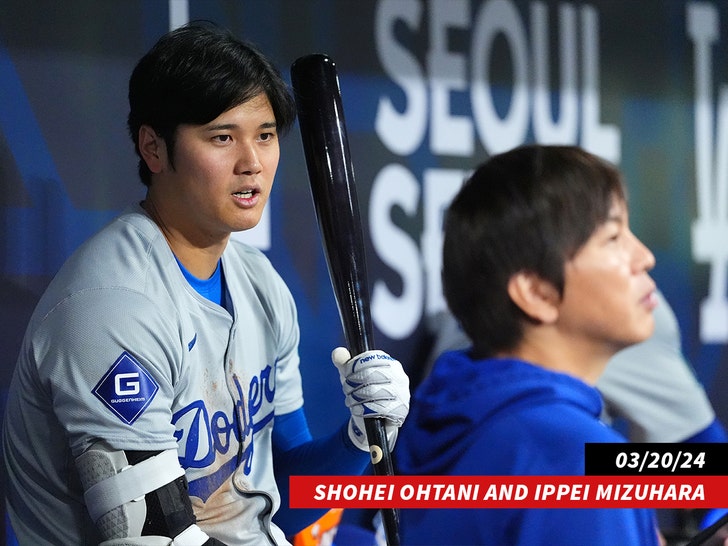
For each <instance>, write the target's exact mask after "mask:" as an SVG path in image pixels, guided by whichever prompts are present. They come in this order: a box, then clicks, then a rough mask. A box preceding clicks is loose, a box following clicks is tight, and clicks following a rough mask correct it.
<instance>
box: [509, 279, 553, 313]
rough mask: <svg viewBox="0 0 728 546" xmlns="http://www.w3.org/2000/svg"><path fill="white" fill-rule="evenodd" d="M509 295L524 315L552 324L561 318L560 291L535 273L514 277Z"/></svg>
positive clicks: (510, 280)
mask: <svg viewBox="0 0 728 546" xmlns="http://www.w3.org/2000/svg"><path fill="white" fill-rule="evenodd" d="M508 295H509V296H510V297H511V299H512V300H513V302H514V303H515V304H516V305H517V306H518V307H520V308H521V310H522V311H523V312H524V313H526V314H527V315H528V316H529V317H531V318H533V319H535V320H538V321H539V322H542V323H545V324H550V323H553V322H554V321H556V319H557V318H558V316H559V302H560V301H561V297H560V296H559V291H558V290H557V289H556V287H555V286H554V285H553V284H551V283H550V282H548V281H545V280H543V279H542V278H540V277H539V276H538V275H536V274H535V273H530V272H528V271H519V272H518V273H516V274H515V275H512V276H511V278H510V279H509V280H508Z"/></svg>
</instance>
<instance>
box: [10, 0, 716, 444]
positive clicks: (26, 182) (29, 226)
mask: <svg viewBox="0 0 728 546" xmlns="http://www.w3.org/2000/svg"><path fill="white" fill-rule="evenodd" d="M192 19H209V20H213V21H215V22H217V23H219V24H221V25H224V26H227V27H228V28H230V29H231V30H233V31H234V32H235V33H236V34H237V35H239V36H240V37H243V38H246V39H248V40H251V41H252V42H254V43H256V44H257V45H258V46H259V47H260V49H262V50H263V51H264V52H265V53H267V54H268V55H269V56H270V57H271V58H272V59H273V60H274V62H275V63H276V64H277V65H278V66H279V68H280V70H281V72H282V73H283V75H284V76H285V77H286V78H287V79H288V78H289V68H290V65H291V63H292V62H293V61H294V60H295V59H296V58H298V57H299V56H302V55H305V54H308V53H314V52H319V53H327V54H329V55H330V56H331V57H332V58H333V59H334V60H335V62H336V64H337V67H338V70H339V76H340V80H341V88H342V95H343V100H344V108H345V115H346V119H347V124H348V132H349V139H350V147H351V151H352V156H353V162H354V167H355V171H356V179H357V183H358V185H359V201H360V208H361V213H362V218H363V220H364V229H365V238H366V243H367V248H366V252H367V255H368V258H369V267H368V269H369V283H370V290H371V294H372V298H371V299H372V316H373V319H374V324H375V339H376V340H377V344H378V345H379V346H381V347H382V348H383V349H385V350H387V351H389V352H391V353H392V354H394V355H396V356H397V357H398V358H399V359H400V360H402V362H403V363H404V364H405V367H406V368H407V369H408V370H410V372H411V374H412V376H413V380H414V381H415V382H416V381H417V379H418V365H419V363H420V361H421V359H422V356H423V352H424V351H425V350H426V349H427V343H428V328H427V326H428V318H429V317H431V316H433V315H434V314H435V313H436V312H437V311H439V310H441V309H442V308H443V307H444V300H443V298H442V296H441V293H440V283H439V269H440V264H439V261H440V258H439V249H440V244H441V235H440V233H441V232H440V226H441V217H442V212H443V209H444V207H445V206H446V205H447V203H448V202H449V200H450V199H451V198H452V196H453V195H454V192H456V191H457V189H458V187H459V185H460V184H461V182H462V180H463V178H464V177H465V175H466V174H467V172H468V171H469V170H471V169H472V168H473V167H474V166H475V165H476V164H478V163H479V162H481V161H483V160H484V159H486V158H487V157H488V156H489V155H491V154H494V153H497V152H500V151H504V150H506V149H508V148H511V147H513V146H516V145H518V144H521V143H526V142H533V141H538V142H544V143H546V142H548V143H572V144H579V145H581V146H584V147H586V148H587V149H589V150H591V151H593V152H595V153H597V154H599V155H602V156H604V157H606V158H607V159H610V160H612V161H614V162H615V163H617V164H618V165H619V167H620V168H621V169H622V171H623V172H624V174H625V177H626V180H627V184H628V186H629V191H630V199H631V211H632V216H631V221H632V227H633V229H634V231H635V232H636V233H637V235H638V236H639V237H641V238H642V239H643V240H644V241H645V242H646V243H647V244H648V245H649V246H650V247H651V249H652V250H653V252H654V253H655V255H656V257H657V266H656V268H655V270H654V277H655V278H656V279H657V281H658V284H659V286H660V287H661V288H662V290H663V291H664V293H665V295H666V296H667V298H668V300H669V301H670V302H671V304H672V305H673V307H674V309H675V312H676V314H677V317H678V320H679V323H680V326H681V329H682V333H683V348H684V351H685V354H686V356H687V357H688V358H689V360H690V361H691V362H692V364H693V365H694V367H695V370H696V373H697V375H698V377H699V379H700V380H701V381H702V382H703V383H704V384H705V386H706V388H707V390H708V393H709V395H710V396H711V399H712V400H713V402H714V404H715V406H716V410H717V411H718V413H719V416H720V417H721V418H722V419H723V420H724V421H725V422H728V395H726V394H725V390H724V389H723V388H722V386H724V385H725V384H726V382H727V381H728V62H727V60H728V3H726V2H723V1H721V0H703V1H698V0H640V1H639V2H633V1H630V0H591V1H582V0H571V1H558V2H557V1H553V0H542V1H536V0H530V1H525V0H524V1H521V0H482V1H481V0H429V1H427V0H267V1H265V2H262V1H253V0H68V1H64V2H58V1H57V0H35V1H33V2H27V1H23V0H2V3H1V4H0V276H1V282H0V307H1V309H2V310H1V311H0V393H2V394H3V396H2V397H0V401H1V400H4V394H6V392H7V388H8V385H9V381H10V376H11V373H12V368H13V366H14V362H15V358H16V356H17V352H18V349H19V346H20V341H21V337H22V334H23V331H24V328H25V323H26V321H27V320H28V318H29V315H30V313H31V311H32V309H33V306H34V305H35V302H36V301H37V299H38V298H39V296H40V294H41V293H42V291H43V289H44V287H45V286H46V285H47V283H48V282H49V280H50V279H51V277H52V276H53V275H54V274H55V272H56V271H57V270H58V268H59V267H60V265H61V263H62V262H63V261H64V260H65V259H66V258H67V257H68V255H69V254H70V253H71V252H72V251H73V250H74V249H75V248H76V247H77V246H78V245H79V244H80V243H81V242H82V241H83V240H85V239H86V238H87V237H89V236H90V235H91V234H92V233H94V232H95V231H96V230H98V229H99V228H100V227H101V226H102V225H103V224H104V223H105V222H107V221H108V220H109V219H111V218H112V217H113V216H114V215H116V214H117V213H118V212H120V211H121V210H122V209H123V208H124V207H125V206H126V205H127V204H129V203H130V202H133V201H135V200H141V199H142V198H143V193H144V192H143V186H142V184H141V183H140V182H139V181H138V179H137V176H136V158H135V156H134V153H133V149H132V144H131V141H130V139H129V138H128V136H127V133H126V126H125V120H126V115H127V102H126V91H127V80H128V76H129V74H130V72H131V70H132V68H133V66H134V64H135V62H136V61H137V60H138V59H139V57H141V55H143V54H144V53H145V52H146V50H148V48H149V47H151V45H152V44H153V43H154V42H155V41H156V40H157V38H158V37H159V36H160V35H162V34H163V33H164V32H166V31H167V30H169V29H170V28H173V27H175V26H178V25H179V24H182V23H184V22H186V21H187V20H192ZM241 236H242V237H244V238H246V239H247V240H248V241H250V242H251V243H252V244H255V245H256V246H258V247H260V248H262V249H263V250H264V251H265V252H266V253H267V254H268V256H269V257H270V258H271V260H272V261H273V263H274V264H275V265H276V266H277V268H278V269H279V270H280V272H281V273H282V275H283V277H284V278H285V279H286V280H287V282H288V283H289V285H290V287H291V290H292V291H293V293H294V296H295V297H296V298H297V301H298V306H299V312H300V319H301V328H302V346H301V356H302V360H303V363H302V370H303V374H304V389H305V395H306V408H307V414H308V416H309V420H310V421H311V425H312V429H313V431H314V433H322V432H327V431H329V430H331V429H332V428H333V427H335V426H336V424H337V423H338V422H340V421H341V419H343V417H344V416H345V414H344V412H345V411H346V410H345V408H344V407H343V404H342V395H341V392H340V388H339V384H338V377H337V374H336V373H335V372H334V370H333V368H332V366H331V364H330V362H329V352H330V350H331V349H332V348H333V347H335V346H336V345H338V344H340V343H342V340H343V336H342V335H341V328H340V323H339V319H338V315H337V312H336V305H335V302H334V300H333V296H332V292H331V289H330V285H329V279H328V273H327V270H326V265H325V261H324V258H323V253H322V251H321V245H320V240H319V233H318V228H317V225H316V220H315V216H314V212H313V204H312V201H311V197H310V194H309V189H308V180H307V174H306V168H305V163H304V158H303V153H302V149H301V143H300V138H299V134H298V129H297V128H294V129H293V131H292V132H291V133H290V135H289V136H288V137H287V138H286V140H284V142H283V150H282V161H281V165H280V168H279V172H278V176H277V181H276V186H275V189H274V192H273V196H272V199H271V203H270V208H269V210H268V213H267V215H266V216H265V218H264V220H263V222H262V223H261V225H260V226H259V227H258V228H256V229H255V230H254V231H253V232H251V233H246V234H243V235H241ZM120 320H123V317H120ZM645 365H649V363H648V362H646V363H645Z"/></svg>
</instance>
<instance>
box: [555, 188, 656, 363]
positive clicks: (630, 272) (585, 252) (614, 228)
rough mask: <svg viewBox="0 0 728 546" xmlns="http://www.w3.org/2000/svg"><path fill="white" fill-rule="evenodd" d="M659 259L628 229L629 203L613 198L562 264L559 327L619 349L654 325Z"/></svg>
mask: <svg viewBox="0 0 728 546" xmlns="http://www.w3.org/2000/svg"><path fill="white" fill-rule="evenodd" d="M654 264H655V258H654V256H653V255H652V253H651V252H650V250H649V249H648V248H647V247H646V246H644V245H643V244H642V242H641V241H640V240H639V239H637V237H635V235H634V234H633V233H632V231H631V230H630V228H629V217H628V212H627V206H626V203H624V201H622V200H619V199H616V198H615V200H614V202H613V204H612V207H611V209H610V211H609V216H608V218H607V220H606V221H605V222H604V223H603V224H602V225H600V226H599V227H597V229H596V230H595V231H594V233H593V234H592V235H591V237H590V238H589V239H588V240H587V242H586V243H585V244H584V245H583V246H582V247H581V248H580V249H579V251H578V252H577V254H576V255H575V256H574V257H573V258H572V259H570V260H569V261H568V262H566V264H565V267H564V280H565V283H564V293H563V298H562V301H561V302H560V305H559V319H558V322H559V327H560V328H562V329H564V330H565V331H566V332H568V334H569V335H570V337H572V338H573V339H574V341H575V342H577V343H583V344H584V346H585V347H588V346H590V345H595V348H596V347H598V346H601V347H602V348H604V347H606V348H608V349H610V350H611V349H615V350H618V349H621V348H623V347H626V346H628V345H631V344H634V343H638V342H641V341H644V340H645V339H647V338H648V337H649V336H650V335H651V334H652V331H653V329H654V319H653V317H652V310H653V309H654V308H655V306H656V305H657V300H656V295H655V283H654V281H653V280H652V279H651V277H650V276H649V274H648V271H649V270H650V269H652V267H654Z"/></svg>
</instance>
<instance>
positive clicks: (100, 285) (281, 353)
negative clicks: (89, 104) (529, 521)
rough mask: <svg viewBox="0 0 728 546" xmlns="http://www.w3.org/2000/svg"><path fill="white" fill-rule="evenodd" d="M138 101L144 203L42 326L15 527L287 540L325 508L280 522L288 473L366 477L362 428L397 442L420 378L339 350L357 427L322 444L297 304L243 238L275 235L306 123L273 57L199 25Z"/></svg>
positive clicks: (26, 356)
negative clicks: (263, 225)
mask: <svg viewBox="0 0 728 546" xmlns="http://www.w3.org/2000/svg"><path fill="white" fill-rule="evenodd" d="M129 102H130V113H129V119H128V124H129V130H130V134H131V137H132V140H133V142H134V146H135V149H136V152H137V154H138V155H139V174H140V177H141V180H142V182H143V183H144V184H145V185H146V186H147V193H146V197H145V199H144V201H143V202H142V203H140V204H138V205H135V206H132V207H131V208H129V209H128V210H126V211H125V212H124V213H123V214H121V216H119V217H118V218H117V219H116V220H114V221H112V222H111V223H110V224H109V225H108V226H106V227H105V228H104V229H102V230H101V231H100V232H99V233H98V234H97V235H95V236H94V237H92V238H91V239H90V240H89V241H87V242H86V243H85V244H84V245H82V246H81V248H79V249H78V251H77V252H75V253H74V255H73V256H71V258H70V259H69V260H68V261H67V263H65V264H64V266H63V267H62V268H61V270H60V271H59V273H58V275H57V276H56V277H55V279H54V280H53V281H52V282H51V284H50V285H49V287H48V289H47V291H46V292H45V294H44V295H43V296H42V298H41V300H40V302H39V303H38V306H37V308H36V310H35V312H34V314H33V316H32V318H31V320H30V324H29V326H28V329H27V332H26V335H25V338H24V341H23V345H22V349H21V354H20V356H19V359H18V364H17V368H16V371H15V374H14V377H13V380H12V386H11V388H10V392H11V395H10V399H9V401H8V404H7V410H6V414H5V426H4V434H3V448H4V459H5V464H6V470H7V475H8V499H7V500H8V510H9V516H10V523H11V525H12V528H13V530H14V532H15V534H16V536H17V538H18V540H19V542H20V544H23V545H26V544H27V545H31V544H32V545H34V546H37V545H45V544H52V545H59V544H67V545H71V544H102V545H104V546H112V545H122V544H124V545H127V544H145V545H163V544H164V545H168V544H175V545H201V544H205V545H216V544H228V545H255V546H260V545H264V544H271V545H283V544H289V542H288V540H287V539H286V536H292V535H293V534H294V533H295V532H297V531H298V530H300V529H302V528H304V527H305V526H306V525H308V524H309V523H311V522H312V521H313V520H314V519H315V518H316V517H317V516H318V515H319V514H313V515H312V514H311V513H309V512H303V514H304V515H305V521H304V520H303V519H302V518H297V516H298V514H297V513H294V511H289V512H288V513H281V514H277V512H278V509H279V507H280V506H281V504H284V505H287V501H286V500H285V499H284V500H283V502H282V499H281V495H280V492H279V489H278V487H277V483H276V477H277V476H278V477H279V480H280V479H286V478H287V476H288V475H289V474H303V473H314V474H317V473H334V474H349V473H352V474H356V473H361V472H363V471H364V469H365V468H366V465H367V464H368V462H369V456H368V446H367V443H366V440H365V435H364V434H363V432H362V431H363V430H364V423H363V417H362V416H363V415H364V413H366V414H367V415H368V416H369V415H371V416H378V417H382V418H384V419H385V420H386V422H387V423H388V427H387V428H388V435H389V440H390V445H393V442H394V441H395V439H396V435H397V427H398V426H399V425H401V424H402V422H403V420H404V418H405V416H406V414H407V411H408V405H409V388H408V379H407V376H406V375H405V373H404V371H403V370H402V366H401V365H400V363H399V362H398V361H396V360H395V359H393V358H392V357H390V356H388V355H387V354H386V353H384V352H382V351H370V352H368V353H365V354H364V358H362V355H356V356H354V357H353V358H351V356H350V355H347V354H344V353H346V351H335V352H334V354H335V355H336V356H335V358H334V360H335V362H334V363H335V364H336V366H337V368H338V370H339V375H340V379H341V382H342V386H343V388H344V394H345V402H346V405H347V406H348V407H349V409H350V410H351V418H350V419H348V421H347V422H346V423H344V424H342V427H341V428H340V429H339V430H337V431H336V432H335V433H334V434H332V435H331V436H329V437H325V438H320V439H317V440H313V439H312V437H311V434H310V432H309V430H308V427H307V424H306V419H305V416H304V412H303V396H302V387H301V376H300V373H299V357H298V343H299V328H298V324H297V318H296V307H295V304H294V301H293V299H292V296H291V294H290V292H289V290H288V289H287V287H286V285H285V284H284V282H283V280H282V279H281V277H280V276H279V275H278V274H277V273H276V271H275V270H274V269H273V267H272V265H271V264H270V262H269V261H268V260H267V259H266V257H265V256H264V255H263V254H262V253H261V252H259V251H258V250H256V249H254V248H252V247H250V246H246V245H244V244H242V243H240V242H236V241H232V240H230V234H231V232H234V231H240V230H245V229H249V228H252V227H253V226H255V225H256V224H257V223H258V221H259V219H260V217H261V214H262V211H263V208H264V206H265V204H266V201H267V199H268V197H269V195H270V190H271V186H272V183H273V179H274V175H275V172H276V168H277V165H278V160H279V140H278V139H279V138H280V137H281V136H282V135H283V134H285V132H286V130H287V129H289V128H290V126H291V124H292V123H293V120H294V116H295V108H294V105H293V101H292V98H291V96H290V93H289V91H288V89H287V87H286V85H285V84H284V82H283V80H282V79H281V77H280V75H279V74H278V72H277V71H276V70H275V68H274V67H273V66H272V65H271V63H270V62H269V61H268V60H267V59H266V58H265V57H263V56H262V55H261V54H260V53H259V52H258V51H257V50H255V49H254V48H253V47H251V46H250V45H248V44H245V43H244V42H241V41H239V40H238V39H236V38H235V37H234V36H233V35H231V34H230V33H229V32H227V31H225V30H223V29H219V28H217V27H215V26H213V25H211V24H201V23H193V24H190V25H187V26H185V27H182V28H180V29H178V30H175V31H172V32H171V33H169V34H167V35H165V36H164V37H162V38H161V39H160V40H159V42H158V43H157V44H156V45H155V46H154V47H153V48H152V49H151V50H150V51H149V53H147V54H146V55H145V56H144V57H143V58H142V59H141V60H140V61H139V63H138V64H137V66H136V68H135V69H134V71H133V74H132V76H131V79H130V82H129ZM279 516H280V517H279ZM274 519H275V522H274Z"/></svg>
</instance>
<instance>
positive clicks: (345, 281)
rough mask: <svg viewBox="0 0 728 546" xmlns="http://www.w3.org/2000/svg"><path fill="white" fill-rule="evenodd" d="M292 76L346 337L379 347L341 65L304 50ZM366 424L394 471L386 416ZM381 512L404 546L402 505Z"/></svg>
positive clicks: (377, 464)
mask: <svg viewBox="0 0 728 546" xmlns="http://www.w3.org/2000/svg"><path fill="white" fill-rule="evenodd" d="M291 83H292V85H293V90H294V94H295V99H296V107H297V109H298V123H299V127H300V130H301V140H302V143H303V151H304V155H305V157H306V165H307V167H308V176H309V181H310V183H311V195H312V197H313V201H314V207H315V208H316V217H317V218H318V223H319V227H320V230H321V235H322V239H323V243H324V253H325V255H326V264H327V266H328V269H329V275H330V277H331V284H332V285H333V288H334V295H335V297H336V304H337V306H338V309H339V316H340V317H341V323H342V326H343V329H344V335H345V337H346V344H347V346H348V348H349V350H350V351H351V352H352V354H359V353H362V352H364V351H368V350H370V349H373V348H374V343H373V339H372V326H371V324H372V322H371V317H370V312H369V291H368V283H367V274H366V256H365V254H364V238H363V236H362V233H361V222H360V219H359V203H358V200H357V196H356V186H355V181H354V168H353V165H352V163H351V154H350V151H349V141H348V137H347V134H346V122H345V118H344V109H343V106H342V100H341V90H340V88H339V78H338V75H337V72H336V65H335V64H334V62H333V61H332V60H331V59H330V58H329V57H328V56H326V55H321V54H314V55H307V56H305V57H301V58H299V59H297V60H296V61H295V62H294V63H293V65H292V66H291ZM364 423H365V426H366V434H367V441H368V443H369V448H370V453H371V461H372V467H373V469H374V473H375V474H377V475H393V474H394V468H393V463H392V457H391V453H390V450H389V447H388V444H387V435H386V430H385V423H384V420H383V419H365V420H364ZM381 513H382V522H383V525H384V532H385V536H386V539H387V544H388V545H389V546H398V545H399V521H398V520H399V518H398V514H397V511H396V510H394V509H384V510H382V511H381Z"/></svg>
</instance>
